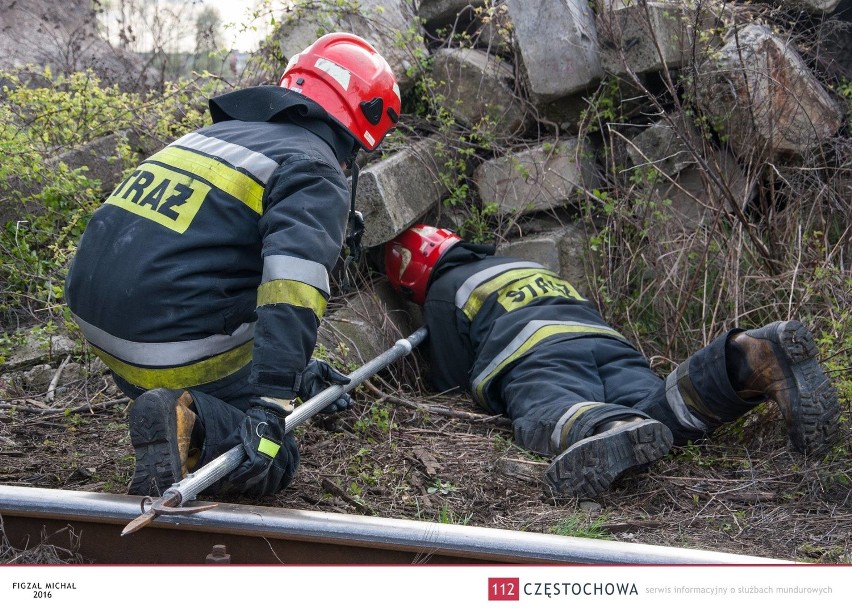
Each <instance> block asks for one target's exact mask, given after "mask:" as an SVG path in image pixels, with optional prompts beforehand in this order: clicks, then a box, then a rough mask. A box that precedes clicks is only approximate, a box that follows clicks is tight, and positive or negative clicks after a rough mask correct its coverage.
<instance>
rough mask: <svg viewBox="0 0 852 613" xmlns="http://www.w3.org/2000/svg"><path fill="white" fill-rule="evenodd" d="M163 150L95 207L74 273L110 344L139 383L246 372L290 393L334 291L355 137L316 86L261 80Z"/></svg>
mask: <svg viewBox="0 0 852 613" xmlns="http://www.w3.org/2000/svg"><path fill="white" fill-rule="evenodd" d="M210 111H211V115H212V117H213V124H212V125H210V126H207V127H204V128H202V129H199V130H198V131H196V132H192V133H190V134H188V135H186V136H184V137H182V138H180V139H178V140H177V141H175V142H173V143H172V144H171V145H169V146H167V147H166V148H165V149H163V150H161V151H160V152H158V153H156V154H154V155H153V156H151V157H150V158H148V159H147V160H145V161H144V162H142V164H140V166H139V167H138V168H137V169H136V170H135V171H134V172H133V173H132V174H131V175H130V176H129V177H127V179H126V180H125V181H124V182H123V183H121V184H120V185H119V186H118V187H116V188H115V190H114V191H113V192H112V194H111V195H110V196H109V197H108V198H107V199H106V201H105V203H104V204H103V206H101V207H100V208H99V209H98V210H97V211H96V212H95V213H94V215H93V217H92V219H91V221H90V222H89V224H88V226H87V228H86V231H85V232H84V235H83V237H82V239H81V242H80V244H79V248H78V250H77V254H76V257H75V259H74V262H73V264H72V266H71V269H70V271H69V275H68V278H67V280H66V297H67V300H68V305H69V307H70V309H71V311H72V313H73V315H74V317H75V319H76V320H77V322H78V323H79V324H80V327H81V329H82V331H83V333H84V335H85V336H86V338H87V340H88V341H89V342H90V343H91V344H92V345H93V346H94V348H95V351H96V353H97V354H98V355H99V356H100V357H101V358H102V359H103V360H104V362H105V363H106V364H107V365H108V366H109V367H110V368H111V369H112V371H113V372H114V373H115V374H117V375H118V376H119V377H120V378H122V379H124V380H125V381H127V382H129V383H130V384H132V385H133V386H136V387H139V388H143V389H152V388H157V387H166V388H187V387H196V386H201V385H204V384H207V383H210V382H212V381H219V380H222V379H225V378H227V377H229V376H233V375H234V374H235V373H237V372H238V371H242V372H244V373H245V372H247V371H248V365H249V363H251V376H250V379H249V382H250V384H251V386H252V390H251V391H252V393H254V394H255V395H264V396H273V397H281V398H292V397H293V396H294V395H295V390H297V389H298V375H299V373H301V371H302V370H303V368H304V366H305V364H306V363H307V360H308V359H309V358H310V355H311V352H312V351H313V349H314V344H315V342H316V334H317V328H318V326H319V321H320V318H321V317H322V315H323V311H324V309H325V306H326V301H327V300H328V297H329V271H330V270H331V268H332V266H333V265H334V263H335V261H336V259H337V257H338V255H339V254H340V250H341V246H342V244H343V240H344V234H345V230H346V223H347V215H348V208H349V188H348V185H347V181H346V178H345V176H344V174H343V171H342V170H341V167H340V162H342V161H345V160H348V159H350V158H351V156H352V155H353V152H354V150H355V141H354V140H353V139H352V138H351V136H349V135H348V133H347V132H345V130H343V129H342V128H340V127H336V124H335V123H334V121H333V120H332V119H331V118H330V117H329V116H328V115H327V114H326V112H325V111H324V110H323V109H322V108H321V107H319V106H318V105H316V104H315V103H314V102H312V101H311V100H309V99H307V98H305V97H303V96H301V95H299V94H297V93H295V92H291V91H289V90H286V89H283V88H279V87H274V86H261V87H254V88H249V89H246V90H241V91H238V92H234V93H230V94H226V95H224V96H220V97H218V98H214V99H212V100H211V101H210Z"/></svg>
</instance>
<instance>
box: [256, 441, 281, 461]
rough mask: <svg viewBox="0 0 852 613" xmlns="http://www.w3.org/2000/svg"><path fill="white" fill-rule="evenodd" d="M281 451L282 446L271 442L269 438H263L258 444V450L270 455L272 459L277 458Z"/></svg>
mask: <svg viewBox="0 0 852 613" xmlns="http://www.w3.org/2000/svg"><path fill="white" fill-rule="evenodd" d="M280 449H281V445H279V444H278V443H276V442H275V441H270V440H269V439H268V438H261V439H260V442H259V443H258V444H257V450H258V451H259V452H260V453H262V454H264V455H268V456H269V457H270V458H274V457H275V456H277V455H278V451H279V450H280Z"/></svg>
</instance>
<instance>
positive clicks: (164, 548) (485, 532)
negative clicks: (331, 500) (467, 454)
mask: <svg viewBox="0 0 852 613" xmlns="http://www.w3.org/2000/svg"><path fill="white" fill-rule="evenodd" d="M141 500H142V499H141V498H140V497H138V496H124V495H118V494H100V493H91V492H78V491H67V490H53V489H43V488H28V487H13V486H3V485H0V519H2V522H3V528H4V532H5V536H6V539H8V541H9V543H10V544H11V546H12V547H14V548H15V549H25V548H28V547H33V546H34V545H36V544H39V543H45V544H57V545H60V546H64V547H67V540H68V530H66V528H68V529H70V530H72V531H73V532H74V534H75V535H77V537H78V538H79V547H78V550H77V553H78V554H80V555H81V556H83V558H84V559H85V560H87V561H90V562H91V563H94V564H204V563H205V561H206V560H207V558H208V556H209V555H210V554H211V553H213V552H214V547H216V546H218V547H216V551H217V552H220V551H222V547H221V546H224V548H225V551H226V553H227V555H229V556H230V558H229V561H230V563H232V564H471V563H473V564H495V563H496V564H551V563H552V564H788V563H790V562H788V561H785V560H775V559H770V558H759V557H752V556H743V555H735V554H728V553H720V552H713V551H700V550H692V549H681V548H671V547H661V546H655V545H641V544H630V543H618V542H613V541H602V540H597V539H585V538H577V537H568V536H557V535H548V534H537V533H528V532H516V531H510V530H502V529H494V528H481V527H470V526H460V525H452V524H438V523H430V522H419V521H411V520H401V519H381V518H376V517H362V516H358V515H345V514H337V513H323V512H315V511H301V510H293V509H281V508H273V507H262V506H251V505H236V504H224V503H223V504H219V505H218V506H217V507H216V508H215V509H211V510H208V511H204V512H201V513H197V514H193V515H180V516H161V517H159V518H157V519H156V520H155V521H154V522H153V523H152V524H151V525H150V526H148V527H147V528H145V529H144V530H141V531H139V532H137V533H134V534H130V535H127V536H124V537H122V536H120V534H121V531H122V528H123V527H124V526H125V525H126V524H127V523H128V522H130V521H131V520H133V519H134V518H136V517H137V516H138V515H139V513H140V503H141ZM187 506H192V505H191V504H190V505H187ZM55 533H61V534H62V537H63V539H64V541H65V542H64V543H51V542H50V538H51V537H50V536H49V535H53V534H55ZM46 535H48V536H46Z"/></svg>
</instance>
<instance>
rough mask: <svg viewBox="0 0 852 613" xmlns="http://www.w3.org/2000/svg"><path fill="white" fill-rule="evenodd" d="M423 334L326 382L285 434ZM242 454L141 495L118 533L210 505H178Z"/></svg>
mask: <svg viewBox="0 0 852 613" xmlns="http://www.w3.org/2000/svg"><path fill="white" fill-rule="evenodd" d="M427 335H428V331H427V330H426V328H425V327H422V328H419V329H417V330H416V331H415V332H414V333H413V334H412V335H411V336H409V337H408V338H403V339H400V340H398V341H396V343H394V346H393V347H391V348H390V349H388V350H387V351H385V352H384V353H382V354H380V355H378V356H376V357H375V358H373V359H372V360H370V361H369V362H367V363H366V364H364V365H363V366H361V368H358V369H356V370H354V371H353V372H352V373H351V374H350V375H349V383H347V384H346V385H330V386H329V387H327V388H326V389H324V390H323V391H322V392H320V393H319V394H317V395H316V396H314V397H313V398H311V399H310V400H308V401H307V402H303V403H302V404H301V405H299V406H298V407H297V408H296V409H295V410H294V411H293V412H292V413H291V414H290V415H288V416H287V418H286V419H285V420H284V433H285V434H288V433H290V432H292V431H293V430H294V429H295V428H297V427H299V426H300V425H302V424H303V423H304V422H306V421H307V420H308V419H310V418H311V417H313V416H314V415H316V414H317V413H319V412H320V411H322V410H323V409H324V408H325V407H327V406H328V405H329V404H331V403H332V402H334V401H335V400H337V399H338V398H340V397H341V396H342V395H343V394H345V393H346V392H349V391H350V390H353V389H355V388H356V387H357V386H359V385H360V384H361V383H363V382H364V381H366V380H367V379H369V378H370V377H372V376H373V375H374V374H376V373H377V372H379V371H380V370H382V369H383V368H385V367H386V366H388V365H389V364H391V363H393V362H395V361H396V360H398V359H399V358H401V357H404V356H406V355H408V354H409V353H411V351H412V350H413V349H414V348H415V347H417V346H418V345H419V344H420V343H422V342H423V341H424V340H425V339H426V336H427ZM245 455H246V452H245V450H244V449H243V447H242V445H237V446H236V447H233V448H231V449H230V450H228V451H226V452H225V453H223V454H222V455H220V456H219V457H218V458H216V459H215V460H212V461H211V462H208V463H207V464H205V465H204V466H202V467H201V468H199V469H198V470H197V471H195V472H194V473H189V474H188V475H187V476H186V477H184V478H183V479H181V480H180V481H178V482H177V483H175V484H174V485H172V486H171V487H170V488H169V489H167V490H166V491H165V492H163V495H162V496H160V498H158V499H157V500H154V501H152V499H151V498H150V497H147V498H143V499H142V514H141V515H140V516H139V517H137V518H136V519H134V520H133V521H131V522H130V523H129V524H127V526H125V528H124V530H122V531H121V535H122V536H124V535H126V534H132V533H133V532H136V531H137V530H141V529H142V528H144V527H145V526H147V525H148V524H150V523H151V522H152V521H154V520H155V519H156V518H157V517H158V516H159V515H186V514H190V513H200V512H201V511H206V510H208V509H212V508H214V507H215V506H216V504H210V505H205V506H201V507H181V506H180V505H182V504H183V503H184V502H190V501H192V500H194V499H195V497H196V495H197V494H199V493H200V492H203V491H204V490H205V489H207V488H208V487H210V486H211V485H213V484H214V483H216V482H217V481H219V480H220V479H221V478H223V477H224V476H225V475H227V474H229V473H230V472H231V471H233V470H234V469H235V468H236V467H237V466H239V465H240V464H241V463H242V461H243V460H244V459H245ZM146 502H147V503H149V504H150V505H151V506H150V507H149V508H148V509H147V510H146V509H145V504H146Z"/></svg>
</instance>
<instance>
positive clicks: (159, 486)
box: [127, 389, 196, 496]
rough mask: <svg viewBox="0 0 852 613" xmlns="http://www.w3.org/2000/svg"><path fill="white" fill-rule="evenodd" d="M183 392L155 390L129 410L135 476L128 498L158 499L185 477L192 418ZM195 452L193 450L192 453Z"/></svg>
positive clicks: (188, 457) (193, 421)
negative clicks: (134, 495)
mask: <svg viewBox="0 0 852 613" xmlns="http://www.w3.org/2000/svg"><path fill="white" fill-rule="evenodd" d="M191 407H192V396H191V395H190V393H189V392H186V391H184V390H167V389H155V390H151V391H148V392H145V393H144V394H142V395H141V396H139V397H138V398H137V399H136V400H135V401H134V402H133V405H132V406H131V407H130V442H131V443H132V444H133V451H134V453H135V455H136V472H135V474H134V475H133V480H132V481H131V482H130V488H129V489H128V492H127V493H128V494H136V495H140V496H160V495H162V493H163V492H165V491H166V490H167V489H168V488H169V487H171V486H172V485H173V484H175V483H177V482H178V481H180V480H181V479H182V478H183V477H185V476H186V474H187V470H188V466H187V462H188V461H189V460H190V447H192V445H191V440H192V430H193V426H195V424H196V415H195V413H194V412H193V410H192V408H191ZM193 451H195V450H193Z"/></svg>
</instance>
